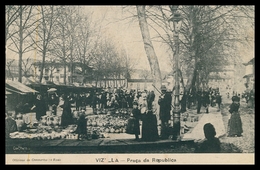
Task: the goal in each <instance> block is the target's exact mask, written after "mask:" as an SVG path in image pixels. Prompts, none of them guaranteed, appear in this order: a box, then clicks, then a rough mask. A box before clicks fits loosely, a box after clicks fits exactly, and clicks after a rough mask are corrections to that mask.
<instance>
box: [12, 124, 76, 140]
mask: <svg viewBox="0 0 260 170" xmlns="http://www.w3.org/2000/svg"><path fill="white" fill-rule="evenodd" d="M76 128H77V126H76V125H69V126H68V127H67V128H65V129H62V128H61V127H59V126H54V127H51V126H42V125H41V124H39V126H37V127H34V128H30V129H26V130H24V131H23V132H13V133H11V134H10V138H12V139H26V138H27V139H37V140H46V139H65V138H66V139H75V138H77V136H76V135H74V134H73V133H74V132H75V130H76ZM74 136H76V137H74Z"/></svg>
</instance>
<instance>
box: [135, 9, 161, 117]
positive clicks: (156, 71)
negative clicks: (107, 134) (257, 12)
mask: <svg viewBox="0 0 260 170" xmlns="http://www.w3.org/2000/svg"><path fill="white" fill-rule="evenodd" d="M136 8H137V15H138V21H139V26H140V30H141V34H142V37H143V42H144V49H145V52H146V55H147V58H148V61H149V64H150V69H151V72H152V78H153V85H154V86H155V87H156V88H157V89H160V87H161V85H162V78H161V71H160V67H159V63H158V59H157V56H156V53H155V51H154V48H153V44H152V41H151V38H150V33H149V29H148V23H147V21H146V16H145V6H138V5H137V6H136ZM154 92H155V106H156V108H157V112H158V110H159V109H158V108H159V107H158V104H157V101H158V99H159V95H160V93H159V92H157V90H154Z"/></svg>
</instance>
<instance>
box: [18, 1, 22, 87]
mask: <svg viewBox="0 0 260 170" xmlns="http://www.w3.org/2000/svg"><path fill="white" fill-rule="evenodd" d="M19 16H20V25H19V38H20V41H19V63H18V68H19V77H18V81H19V82H20V83H21V82H22V61H23V9H22V6H20V14H19Z"/></svg>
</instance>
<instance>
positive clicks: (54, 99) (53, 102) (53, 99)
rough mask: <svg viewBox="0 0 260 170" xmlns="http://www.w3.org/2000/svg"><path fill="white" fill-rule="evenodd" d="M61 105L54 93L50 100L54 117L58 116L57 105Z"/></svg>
mask: <svg viewBox="0 0 260 170" xmlns="http://www.w3.org/2000/svg"><path fill="white" fill-rule="evenodd" d="M58 104H59V98H58V97H57V94H56V93H55V94H54V93H53V94H51V97H50V99H49V107H50V108H51V111H52V112H53V114H54V115H56V114H57V105H58Z"/></svg>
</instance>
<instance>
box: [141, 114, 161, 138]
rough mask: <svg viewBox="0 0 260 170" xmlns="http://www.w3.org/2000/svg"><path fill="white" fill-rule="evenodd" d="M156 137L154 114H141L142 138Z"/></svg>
mask: <svg viewBox="0 0 260 170" xmlns="http://www.w3.org/2000/svg"><path fill="white" fill-rule="evenodd" d="M157 139H158V129H157V118H156V115H154V114H147V115H143V119H142V140H144V141H154V140H157Z"/></svg>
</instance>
